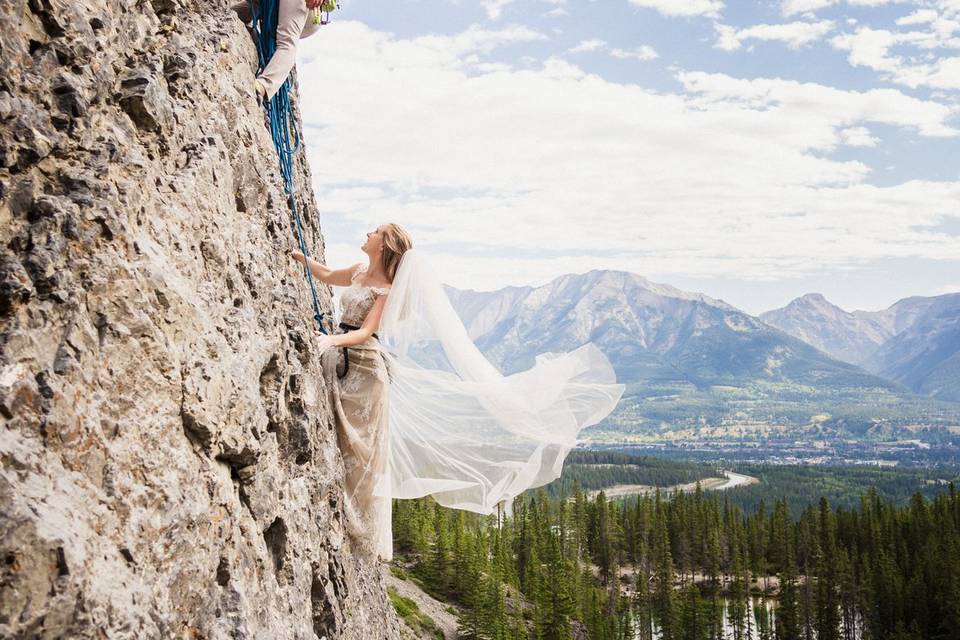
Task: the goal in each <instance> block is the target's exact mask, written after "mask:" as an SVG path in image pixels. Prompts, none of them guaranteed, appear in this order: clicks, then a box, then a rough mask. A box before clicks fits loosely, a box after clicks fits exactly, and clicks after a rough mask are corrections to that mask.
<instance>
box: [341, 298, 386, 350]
mask: <svg viewBox="0 0 960 640" xmlns="http://www.w3.org/2000/svg"><path fill="white" fill-rule="evenodd" d="M386 304H387V295H386V294H382V295H378V296H377V299H376V300H374V302H373V307H372V308H371V309H370V311H369V312H368V313H367V317H366V318H365V319H364V321H363V324H362V325H360V328H359V329H354V330H353V331H348V332H346V333H340V334H336V335H332V336H330V342H331V344H333V346H335V347H353V346H356V345H358V344H361V343H362V342H365V341H366V340H367V338H369V337H370V336H372V335H373V334H374V333H376V331H377V329H379V328H380V317H381V316H382V315H383V308H384V306H386Z"/></svg>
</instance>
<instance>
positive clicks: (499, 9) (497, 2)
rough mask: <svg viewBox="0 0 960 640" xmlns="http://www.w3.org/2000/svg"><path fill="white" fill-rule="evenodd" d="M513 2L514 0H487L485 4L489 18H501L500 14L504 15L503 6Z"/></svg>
mask: <svg viewBox="0 0 960 640" xmlns="http://www.w3.org/2000/svg"><path fill="white" fill-rule="evenodd" d="M512 2H514V0H487V1H486V2H485V3H484V5H483V6H484V8H485V9H486V10H487V17H488V18H490V19H491V20H499V19H500V16H502V15H503V8H504V7H505V6H507V5H508V4H510V3H512Z"/></svg>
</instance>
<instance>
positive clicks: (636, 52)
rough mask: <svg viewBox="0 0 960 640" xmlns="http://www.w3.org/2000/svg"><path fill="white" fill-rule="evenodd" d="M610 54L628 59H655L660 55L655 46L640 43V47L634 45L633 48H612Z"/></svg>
mask: <svg viewBox="0 0 960 640" xmlns="http://www.w3.org/2000/svg"><path fill="white" fill-rule="evenodd" d="M610 55H611V56H612V57H614V58H620V59H621V60H622V59H626V58H633V59H635V60H655V59H656V58H659V57H660V56H659V55H658V54H657V52H656V51H655V50H654V48H653V47H651V46H649V45H645V44H644V45H640V46H639V47H634V48H633V49H611V50H610Z"/></svg>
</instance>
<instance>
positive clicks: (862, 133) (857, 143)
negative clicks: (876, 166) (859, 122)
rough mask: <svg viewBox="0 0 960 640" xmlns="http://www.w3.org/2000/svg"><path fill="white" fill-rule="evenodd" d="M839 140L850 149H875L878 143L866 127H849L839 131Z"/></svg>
mask: <svg viewBox="0 0 960 640" xmlns="http://www.w3.org/2000/svg"><path fill="white" fill-rule="evenodd" d="M840 140H841V141H842V142H843V144H845V145H847V146H850V147H875V146H877V143H878V142H880V140H879V138H875V137H873V135H871V133H870V130H869V129H867V128H866V127H849V128H847V129H841V130H840Z"/></svg>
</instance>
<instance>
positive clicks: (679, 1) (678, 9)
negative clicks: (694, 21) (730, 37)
mask: <svg viewBox="0 0 960 640" xmlns="http://www.w3.org/2000/svg"><path fill="white" fill-rule="evenodd" d="M630 4H632V5H634V6H637V7H641V8H644V9H655V10H656V11H658V12H659V13H661V14H662V15H665V16H667V17H668V18H677V17H693V16H706V17H708V18H719V17H720V12H721V11H722V10H723V6H724V5H723V2H722V0H630Z"/></svg>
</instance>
